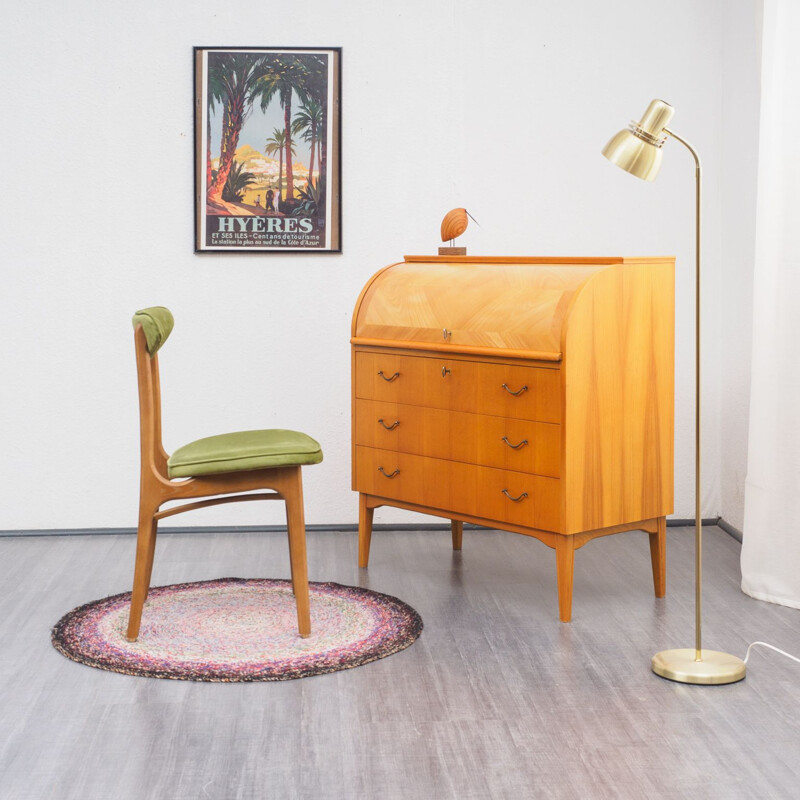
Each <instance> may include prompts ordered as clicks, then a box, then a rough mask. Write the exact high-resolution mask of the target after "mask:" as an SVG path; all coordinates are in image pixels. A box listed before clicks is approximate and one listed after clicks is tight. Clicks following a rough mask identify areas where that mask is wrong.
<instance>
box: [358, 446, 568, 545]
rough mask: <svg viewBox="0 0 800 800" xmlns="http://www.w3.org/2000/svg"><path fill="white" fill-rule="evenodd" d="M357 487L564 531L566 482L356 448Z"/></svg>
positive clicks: (502, 520)
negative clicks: (563, 485)
mask: <svg viewBox="0 0 800 800" xmlns="http://www.w3.org/2000/svg"><path fill="white" fill-rule="evenodd" d="M356 490H357V491H359V492H363V493H365V494H371V495H375V496H377V497H387V498H392V499H395V500H403V501H405V502H408V503H414V504H416V505H420V506H428V507H429V508H435V509H439V510H442V511H449V512H453V513H454V514H458V513H462V514H468V515H471V516H475V517H481V518H483V519H487V520H496V521H497V522H510V523H513V524H516V525H525V526H527V527H533V528H539V529H540V530H549V531H558V530H560V507H561V481H559V480H557V479H555V478H546V477H542V476H540V475H529V474H527V473H524V472H512V471H510V470H500V469H492V468H491V467H481V466H476V465H474V464H463V463H460V462H457V461H445V460H443V459H438V458H426V457H424V456H417V455H411V454H409V453H397V452H392V451H390V450H378V449H376V448H371V447H361V446H358V447H356Z"/></svg>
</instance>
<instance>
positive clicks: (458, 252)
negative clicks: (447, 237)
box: [439, 247, 467, 256]
mask: <svg viewBox="0 0 800 800" xmlns="http://www.w3.org/2000/svg"><path fill="white" fill-rule="evenodd" d="M466 254H467V248H466V247H440V248H439V255H440V256H465V255H466Z"/></svg>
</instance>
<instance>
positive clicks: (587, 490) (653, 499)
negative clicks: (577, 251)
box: [562, 262, 675, 533]
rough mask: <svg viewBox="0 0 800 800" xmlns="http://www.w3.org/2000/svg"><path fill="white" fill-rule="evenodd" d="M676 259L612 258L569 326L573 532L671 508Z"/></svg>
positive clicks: (567, 457) (569, 527)
mask: <svg viewBox="0 0 800 800" xmlns="http://www.w3.org/2000/svg"><path fill="white" fill-rule="evenodd" d="M674 319H675V307H674V267H673V265H672V264H670V263H663V262H662V263H653V264H646V263H645V264H637V265H616V266H610V267H607V268H606V269H604V270H603V271H601V272H598V273H597V274H596V275H595V276H594V277H593V278H592V280H590V281H588V282H587V283H586V285H585V286H584V287H583V288H582V290H581V292H580V293H578V294H577V295H576V297H575V301H574V304H573V307H572V308H571V310H570V314H569V322H568V324H567V325H566V326H565V329H564V334H563V336H564V338H563V349H564V352H565V358H564V366H563V368H562V369H563V379H564V383H565V386H568V387H569V390H568V391H567V390H565V391H564V393H563V398H564V417H565V419H566V421H567V424H566V425H565V426H564V435H565V441H564V450H563V453H564V473H563V476H564V479H565V483H564V488H565V493H564V508H565V519H566V530H565V532H566V533H575V532H578V531H582V530H590V529H595V528H605V527H609V526H613V525H617V524H620V523H624V522H629V521H631V520H638V519H650V518H653V517H659V516H665V515H667V514H670V513H672V504H673V424H674V423H673V412H674V350H675V344H674Z"/></svg>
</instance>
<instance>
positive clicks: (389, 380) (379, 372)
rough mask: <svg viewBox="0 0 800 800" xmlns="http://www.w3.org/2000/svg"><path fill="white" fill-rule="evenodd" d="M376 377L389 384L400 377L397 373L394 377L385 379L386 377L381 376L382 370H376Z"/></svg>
mask: <svg viewBox="0 0 800 800" xmlns="http://www.w3.org/2000/svg"><path fill="white" fill-rule="evenodd" d="M378 375H380V376H381V378H383V379H384V380H385V381H387V382H388V383H391V382H392V381H394V380H397V379H398V378H399V377H400V373H399V372H395V374H394V375H392V377H391V378H387V377H386V376H385V375H384V374H383V370H382V369H380V370H378Z"/></svg>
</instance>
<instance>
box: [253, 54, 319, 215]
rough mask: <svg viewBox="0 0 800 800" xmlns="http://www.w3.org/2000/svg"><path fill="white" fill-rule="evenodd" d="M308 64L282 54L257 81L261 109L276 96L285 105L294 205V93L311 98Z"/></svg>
mask: <svg viewBox="0 0 800 800" xmlns="http://www.w3.org/2000/svg"><path fill="white" fill-rule="evenodd" d="M306 72H307V69H306V66H305V64H304V63H303V61H302V60H301V59H300V58H299V57H297V56H288V57H287V56H283V57H281V58H280V59H279V60H278V61H277V63H275V64H274V65H273V67H272V69H271V70H270V71H269V73H268V74H267V75H265V76H263V77H262V78H261V79H260V80H259V82H258V92H259V95H260V97H261V109H262V110H263V111H266V110H267V107H268V106H269V104H270V103H271V102H272V100H273V98H274V97H276V96H277V98H278V100H279V102H280V104H281V108H282V109H283V126H284V135H285V137H286V139H285V143H284V150H285V152H286V200H287V201H288V202H289V205H290V207H291V205H292V203H293V202H294V169H293V167H292V154H293V152H294V146H293V145H292V96H293V95H294V94H296V95H297V96H298V98H299V99H300V102H301V103H305V102H307V100H308V95H307V93H306V87H305V77H306Z"/></svg>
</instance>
